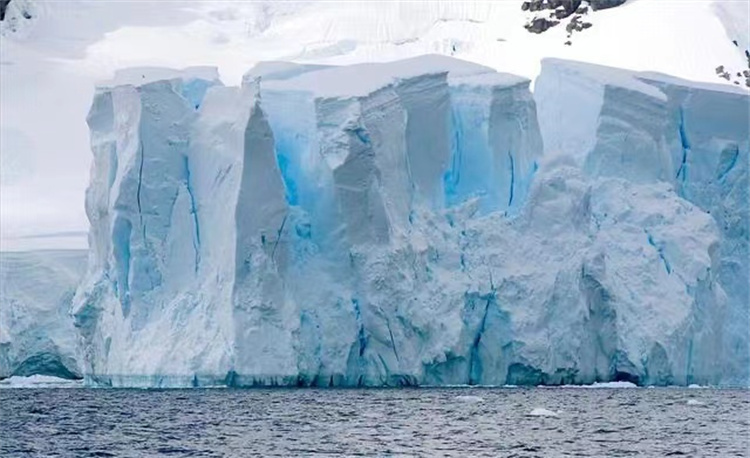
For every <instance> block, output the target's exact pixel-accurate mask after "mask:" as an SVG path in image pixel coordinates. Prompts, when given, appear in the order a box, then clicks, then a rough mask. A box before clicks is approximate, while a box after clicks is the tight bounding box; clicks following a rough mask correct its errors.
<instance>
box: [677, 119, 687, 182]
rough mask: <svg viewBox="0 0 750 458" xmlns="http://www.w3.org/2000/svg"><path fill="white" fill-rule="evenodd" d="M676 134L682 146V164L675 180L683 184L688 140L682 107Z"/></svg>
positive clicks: (685, 172)
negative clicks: (677, 133)
mask: <svg viewBox="0 0 750 458" xmlns="http://www.w3.org/2000/svg"><path fill="white" fill-rule="evenodd" d="M678 132H679V135H680V144H681V145H682V162H681V163H680V168H679V169H678V170H677V176H676V178H677V179H679V180H680V181H682V182H683V183H684V182H685V181H686V180H687V160H688V154H689V153H690V140H689V139H688V134H687V129H686V128H685V110H684V108H683V107H682V106H681V107H680V122H679V126H678Z"/></svg>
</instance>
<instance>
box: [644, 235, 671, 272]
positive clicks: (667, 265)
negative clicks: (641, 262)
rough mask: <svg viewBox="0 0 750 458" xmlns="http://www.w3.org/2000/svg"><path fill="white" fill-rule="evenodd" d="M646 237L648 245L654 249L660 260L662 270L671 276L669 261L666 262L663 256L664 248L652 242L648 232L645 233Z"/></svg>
mask: <svg viewBox="0 0 750 458" xmlns="http://www.w3.org/2000/svg"><path fill="white" fill-rule="evenodd" d="M646 236H647V237H648V244H649V245H651V246H652V247H654V248H655V249H656V252H657V254H658V255H659V259H661V261H662V263H663V264H664V270H666V271H667V274H671V273H672V267H671V266H670V265H669V261H667V258H666V256H664V247H663V246H661V245H657V244H656V242H655V241H654V238H653V236H652V235H651V234H650V233H649V232H648V231H646Z"/></svg>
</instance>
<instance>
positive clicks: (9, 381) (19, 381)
mask: <svg viewBox="0 0 750 458" xmlns="http://www.w3.org/2000/svg"><path fill="white" fill-rule="evenodd" d="M81 387H83V382H82V381H81V380H70V379H64V378H59V377H53V376H51V375H31V376H28V377H21V376H13V377H9V378H6V379H3V380H0V389H2V388H81Z"/></svg>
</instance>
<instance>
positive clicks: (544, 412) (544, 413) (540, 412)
mask: <svg viewBox="0 0 750 458" xmlns="http://www.w3.org/2000/svg"><path fill="white" fill-rule="evenodd" d="M526 416H528V417H559V416H560V411H559V410H558V411H557V412H553V411H551V410H548V409H544V408H542V407H537V408H535V409H534V410H532V411H531V412H529V413H527V414H526Z"/></svg>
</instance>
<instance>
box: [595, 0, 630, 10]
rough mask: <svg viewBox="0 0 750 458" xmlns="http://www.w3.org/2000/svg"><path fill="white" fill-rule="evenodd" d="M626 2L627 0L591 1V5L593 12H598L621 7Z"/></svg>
mask: <svg viewBox="0 0 750 458" xmlns="http://www.w3.org/2000/svg"><path fill="white" fill-rule="evenodd" d="M626 1H627V0H589V5H591V9H592V10H594V11H598V10H606V9H607V8H614V7H616V6H620V5H622V4H623V3H625V2H626Z"/></svg>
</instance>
